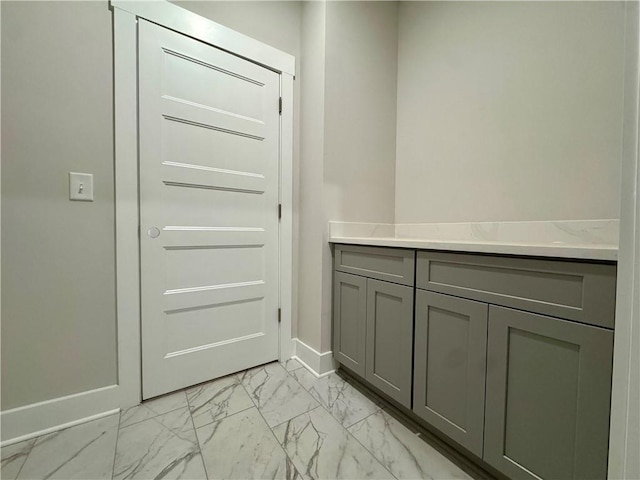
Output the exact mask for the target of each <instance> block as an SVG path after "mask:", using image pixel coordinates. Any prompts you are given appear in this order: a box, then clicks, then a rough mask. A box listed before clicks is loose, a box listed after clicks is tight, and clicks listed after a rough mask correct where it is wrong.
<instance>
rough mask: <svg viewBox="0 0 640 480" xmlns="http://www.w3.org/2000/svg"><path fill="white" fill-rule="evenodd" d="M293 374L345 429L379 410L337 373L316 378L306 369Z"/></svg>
mask: <svg viewBox="0 0 640 480" xmlns="http://www.w3.org/2000/svg"><path fill="white" fill-rule="evenodd" d="M291 374H292V375H293V376H294V377H295V378H296V380H298V382H300V384H301V385H302V386H303V387H304V388H305V389H306V390H307V391H308V392H309V393H310V394H311V396H312V397H313V398H315V399H316V400H317V401H319V402H320V403H321V404H322V405H324V407H325V408H326V409H327V410H328V411H329V412H330V413H331V415H333V417H334V418H335V419H336V420H338V421H339V422H340V423H341V424H342V425H343V426H345V427H348V426H350V425H353V424H354V423H356V422H359V421H360V420H362V419H363V418H365V417H367V416H369V415H371V414H372V413H374V412H376V411H377V410H378V406H377V405H376V404H375V403H374V402H372V401H371V400H369V399H368V398H367V397H365V396H364V395H363V394H362V393H360V392H359V391H358V390H356V389H355V388H354V387H353V386H351V385H350V384H349V383H348V382H346V381H345V380H344V379H343V378H342V377H340V376H339V375H337V374H335V373H331V374H329V375H326V376H324V377H322V378H316V376H315V375H313V374H312V373H311V372H309V371H308V370H307V369H306V368H302V369H299V370H295V371H293V372H292V373H291Z"/></svg>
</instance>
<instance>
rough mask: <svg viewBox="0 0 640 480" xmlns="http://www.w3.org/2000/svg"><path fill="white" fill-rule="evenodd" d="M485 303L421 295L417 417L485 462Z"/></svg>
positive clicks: (418, 304)
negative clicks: (483, 453)
mask: <svg viewBox="0 0 640 480" xmlns="http://www.w3.org/2000/svg"><path fill="white" fill-rule="evenodd" d="M487 312H488V306H487V304H485V303H479V302H474V301H472V300H465V299H462V298H457V297H451V296H448V295H441V294H438V293H433V292H427V291H424V290H417V291H416V333H415V364H414V368H415V370H414V399H413V411H414V412H415V413H416V414H417V415H419V416H420V417H421V418H423V419H424V420H426V421H427V422H428V423H429V424H431V425H433V426H434V427H436V428H437V429H438V430H440V431H442V432H443V433H445V434H446V435H448V436H449V437H451V438H452V439H453V440H455V441H456V442H458V443H459V444H460V445H462V446H464V447H465V448H467V449H468V450H469V451H470V452H472V453H474V454H476V455H478V456H479V457H481V456H482V444H483V428H484V401H485V397H484V393H485V373H486V370H485V369H486V346H487V314H488V313H487Z"/></svg>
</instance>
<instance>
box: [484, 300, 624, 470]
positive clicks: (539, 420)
mask: <svg viewBox="0 0 640 480" xmlns="http://www.w3.org/2000/svg"><path fill="white" fill-rule="evenodd" d="M488 352H489V358H488V368H487V408H486V428H485V449H484V459H485V460H486V461H487V462H488V463H489V464H491V465H493V466H494V467H495V468H497V469H498V470H500V471H501V472H503V473H504V474H505V475H507V476H509V477H512V478H525V479H540V478H542V479H556V478H563V479H564V478H566V479H591V478H593V479H596V478H606V476H607V455H608V438H609V435H608V432H609V409H610V396H611V369H612V355H613V331H611V330H605V329H603V328H599V327H592V326H588V325H581V324H579V323H574V322H569V321H565V320H560V319H556V318H552V317H546V316H543V315H537V314H533V313H527V312H522V311H519V310H511V309H508V308H502V307H495V306H491V307H490V314H489V345H488Z"/></svg>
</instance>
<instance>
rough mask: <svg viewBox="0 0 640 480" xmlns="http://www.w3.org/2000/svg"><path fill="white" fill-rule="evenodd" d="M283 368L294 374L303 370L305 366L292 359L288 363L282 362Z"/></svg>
mask: <svg viewBox="0 0 640 480" xmlns="http://www.w3.org/2000/svg"><path fill="white" fill-rule="evenodd" d="M281 363H282V366H283V367H284V369H285V370H286V371H287V372H293V371H294V370H298V369H299V368H303V365H302V364H301V363H300V362H299V361H298V360H297V359H295V358H290V359H289V360H287V361H286V362H281Z"/></svg>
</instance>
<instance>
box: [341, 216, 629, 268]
mask: <svg viewBox="0 0 640 480" xmlns="http://www.w3.org/2000/svg"><path fill="white" fill-rule="evenodd" d="M618 229H619V222H618V220H616V219H608V220H580V221H550V222H546V221H544V222H540V221H539V222H485V223H450V224H445V223H440V224H435V223H432V224H374V223H356V222H329V242H331V243H346V244H352V245H372V246H380V247H400V248H415V249H424V250H448V251H454V252H470V253H494V254H504V255H519V256H535V257H553V258H569V259H580V260H605V261H613V262H615V261H617V259H618Z"/></svg>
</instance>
